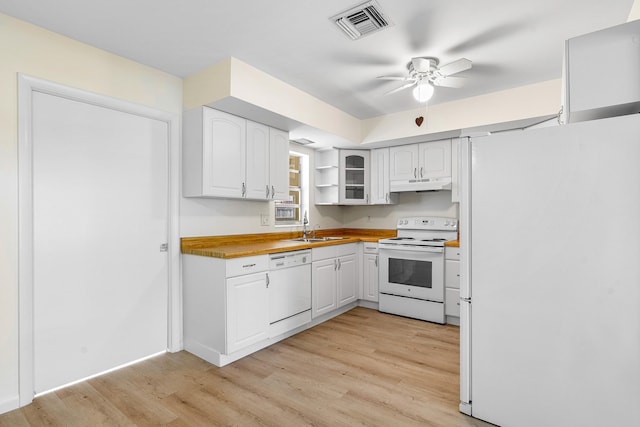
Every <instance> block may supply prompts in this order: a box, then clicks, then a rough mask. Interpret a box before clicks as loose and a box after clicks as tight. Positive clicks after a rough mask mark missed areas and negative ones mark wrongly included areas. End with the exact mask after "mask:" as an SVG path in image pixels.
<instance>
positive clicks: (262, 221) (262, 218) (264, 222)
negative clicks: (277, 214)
mask: <svg viewBox="0 0 640 427" xmlns="http://www.w3.org/2000/svg"><path fill="white" fill-rule="evenodd" d="M260 225H269V215H268V214H260Z"/></svg>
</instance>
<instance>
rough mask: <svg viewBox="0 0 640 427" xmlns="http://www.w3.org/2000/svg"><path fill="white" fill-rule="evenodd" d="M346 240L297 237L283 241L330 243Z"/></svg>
mask: <svg viewBox="0 0 640 427" xmlns="http://www.w3.org/2000/svg"><path fill="white" fill-rule="evenodd" d="M343 239H348V237H298V238H297V239H285V240H284V241H285V242H330V241H334V240H343Z"/></svg>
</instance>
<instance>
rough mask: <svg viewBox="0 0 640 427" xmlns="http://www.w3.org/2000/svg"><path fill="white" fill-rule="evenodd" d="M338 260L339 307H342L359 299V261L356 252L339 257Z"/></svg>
mask: <svg viewBox="0 0 640 427" xmlns="http://www.w3.org/2000/svg"><path fill="white" fill-rule="evenodd" d="M337 261H338V269H337V270H336V271H337V280H336V286H337V291H338V307H342V306H343V305H346V304H349V303H351V302H354V301H355V300H357V299H358V261H357V258H356V254H355V253H354V254H352V255H346V256H342V257H339V258H337Z"/></svg>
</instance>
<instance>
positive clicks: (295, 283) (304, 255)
mask: <svg viewBox="0 0 640 427" xmlns="http://www.w3.org/2000/svg"><path fill="white" fill-rule="evenodd" d="M269 258H270V261H269V275H268V283H267V287H268V289H269V322H270V323H271V324H272V325H273V324H274V323H276V322H279V321H282V320H284V319H288V318H290V317H293V316H296V315H298V314H300V313H303V312H305V311H309V313H311V251H310V250H300V251H292V252H282V253H277V254H271V255H270V256H269Z"/></svg>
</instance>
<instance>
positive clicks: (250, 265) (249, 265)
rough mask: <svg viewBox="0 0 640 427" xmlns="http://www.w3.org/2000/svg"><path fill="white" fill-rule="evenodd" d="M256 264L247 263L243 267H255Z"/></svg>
mask: <svg viewBox="0 0 640 427" xmlns="http://www.w3.org/2000/svg"><path fill="white" fill-rule="evenodd" d="M255 266H256V265H255V264H245V265H243V266H242V268H250V267H255Z"/></svg>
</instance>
